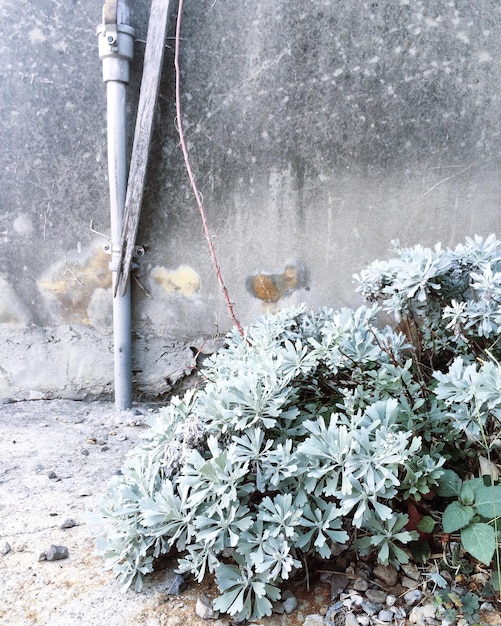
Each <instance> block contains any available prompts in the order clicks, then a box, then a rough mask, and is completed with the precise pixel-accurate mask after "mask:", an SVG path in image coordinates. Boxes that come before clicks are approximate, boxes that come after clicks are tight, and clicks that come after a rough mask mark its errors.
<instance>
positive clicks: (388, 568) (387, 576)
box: [374, 565, 398, 587]
mask: <svg viewBox="0 0 501 626" xmlns="http://www.w3.org/2000/svg"><path fill="white" fill-rule="evenodd" d="M374 576H375V577H376V578H379V580H381V581H382V582H383V583H384V584H385V585H386V586H387V587H394V586H395V585H396V584H397V582H398V572H397V570H396V569H395V568H394V567H393V566H392V565H376V567H375V568H374Z"/></svg>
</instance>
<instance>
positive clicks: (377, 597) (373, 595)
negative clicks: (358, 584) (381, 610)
mask: <svg viewBox="0 0 501 626" xmlns="http://www.w3.org/2000/svg"><path fill="white" fill-rule="evenodd" d="M387 596H388V594H387V593H385V592H384V591H379V590H378V589H367V591H366V592H365V597H366V598H367V600H370V601H371V602H375V603H376V604H384V603H385V602H386V598H387Z"/></svg>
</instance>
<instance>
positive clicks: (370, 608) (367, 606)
mask: <svg viewBox="0 0 501 626" xmlns="http://www.w3.org/2000/svg"><path fill="white" fill-rule="evenodd" d="M380 608H381V607H380V606H378V605H377V604H374V602H362V610H363V611H364V612H365V613H367V615H375V614H376V613H377V612H378V611H379V610H380Z"/></svg>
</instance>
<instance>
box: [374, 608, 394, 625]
mask: <svg viewBox="0 0 501 626" xmlns="http://www.w3.org/2000/svg"><path fill="white" fill-rule="evenodd" d="M377 618H378V620H380V621H381V622H386V623H388V622H391V621H392V619H393V613H392V612H391V611H388V609H382V610H381V611H379V613H378V615H377Z"/></svg>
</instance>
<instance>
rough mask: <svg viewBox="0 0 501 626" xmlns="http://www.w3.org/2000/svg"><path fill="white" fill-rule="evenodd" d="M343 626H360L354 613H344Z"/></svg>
mask: <svg viewBox="0 0 501 626" xmlns="http://www.w3.org/2000/svg"><path fill="white" fill-rule="evenodd" d="M344 626H360V622H359V621H358V619H357V618H356V617H355V614H354V613H346V617H345V618H344Z"/></svg>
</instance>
